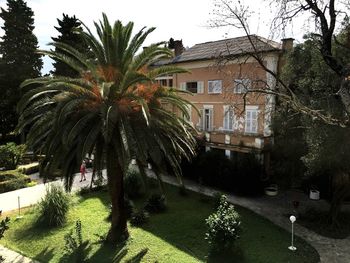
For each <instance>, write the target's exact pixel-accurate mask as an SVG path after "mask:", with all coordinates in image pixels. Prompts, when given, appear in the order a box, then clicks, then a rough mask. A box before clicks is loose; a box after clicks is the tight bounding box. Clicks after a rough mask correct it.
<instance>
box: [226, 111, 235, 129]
mask: <svg viewBox="0 0 350 263" xmlns="http://www.w3.org/2000/svg"><path fill="white" fill-rule="evenodd" d="M233 124H234V111H233V108H232V107H231V106H228V105H226V106H224V130H225V131H233Z"/></svg>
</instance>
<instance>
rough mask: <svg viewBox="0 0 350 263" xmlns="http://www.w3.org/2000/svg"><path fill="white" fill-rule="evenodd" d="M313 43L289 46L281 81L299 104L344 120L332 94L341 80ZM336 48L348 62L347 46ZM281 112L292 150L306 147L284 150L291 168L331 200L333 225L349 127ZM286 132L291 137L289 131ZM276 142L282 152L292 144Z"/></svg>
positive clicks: (346, 191)
mask: <svg viewBox="0 0 350 263" xmlns="http://www.w3.org/2000/svg"><path fill="white" fill-rule="evenodd" d="M348 35H349V28H348V27H345V29H344V32H342V33H341V34H340V35H339V36H338V41H340V40H341V39H342V38H345V37H346V36H348ZM345 43H347V42H346V41H345ZM317 44H318V39H317V37H315V36H307V37H306V40H305V42H304V43H303V44H299V45H297V46H296V47H295V48H294V50H293V51H292V52H291V53H290V54H289V56H288V59H287V64H286V67H285V68H284V79H285V80H286V81H288V82H289V83H290V86H291V87H292V88H293V89H294V92H295V93H296V94H297V95H298V98H299V99H300V100H302V101H303V104H305V105H308V106H309V107H311V108H315V109H322V110H323V111H325V112H329V113H331V114H332V116H336V117H339V118H343V117H344V116H345V115H346V110H345V106H344V105H343V103H342V102H341V99H340V97H339V96H338V95H337V91H338V90H339V86H340V84H341V81H342V78H341V77H340V76H338V75H337V74H336V73H334V71H333V70H332V69H330V67H329V66H328V65H327V64H326V63H325V61H324V60H323V58H322V55H321V54H320V51H319V49H318V48H317ZM335 47H336V48H335V50H334V55H335V56H336V57H339V59H340V60H342V61H350V55H349V53H348V52H345V49H346V47H343V46H341V45H338V46H337V45H336V46H335ZM285 112H286V113H288V114H285V120H291V121H290V122H288V121H285V122H284V123H282V124H283V125H282V126H280V127H279V128H280V130H287V129H293V128H297V129H298V136H297V137H295V139H296V140H298V142H297V144H295V145H294V146H292V148H291V149H293V148H295V147H298V146H299V147H301V146H302V145H305V146H306V149H305V151H304V150H300V149H297V150H296V151H293V150H292V151H290V150H289V149H287V150H286V151H287V152H289V154H290V157H291V159H293V160H294V163H295V165H298V166H299V167H296V168H294V170H296V171H298V170H299V171H302V170H304V171H305V173H304V175H306V178H311V183H310V184H315V185H317V186H318V188H320V190H321V194H323V196H324V197H325V196H331V199H332V202H331V204H332V205H331V214H332V219H331V221H332V222H333V223H334V222H335V221H336V220H335V219H336V216H337V214H338V212H339V207H340V204H341V202H342V200H344V198H346V196H349V195H350V146H349V144H348V143H346V142H348V141H349V139H350V129H349V128H348V127H340V126H336V125H329V124H325V123H324V122H321V121H319V120H317V119H313V118H311V117H308V116H302V115H300V114H295V112H293V111H291V110H290V111H288V108H286V109H285ZM293 125H297V126H294V127H293ZM287 133H288V134H289V135H292V134H291V132H290V131H289V132H287ZM294 133H295V132H294ZM277 139H280V140H281V141H280V144H282V145H283V144H284V145H285V149H286V148H287V147H288V148H289V147H290V145H289V144H288V140H293V139H291V138H290V137H284V138H283V137H280V138H278V137H277ZM299 160H302V161H303V165H305V168H303V167H301V164H300V161H299ZM304 179H305V178H304ZM309 186H310V185H309Z"/></svg>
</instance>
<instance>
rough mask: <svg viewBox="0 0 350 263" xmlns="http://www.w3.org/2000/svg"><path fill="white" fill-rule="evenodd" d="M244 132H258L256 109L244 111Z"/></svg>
mask: <svg viewBox="0 0 350 263" xmlns="http://www.w3.org/2000/svg"><path fill="white" fill-rule="evenodd" d="M245 132H246V133H257V132H258V109H246V111H245Z"/></svg>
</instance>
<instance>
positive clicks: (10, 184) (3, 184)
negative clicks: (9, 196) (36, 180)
mask: <svg viewBox="0 0 350 263" xmlns="http://www.w3.org/2000/svg"><path fill="white" fill-rule="evenodd" d="M30 181H31V180H30V178H29V177H28V176H26V175H24V174H21V173H20V172H18V171H16V170H11V171H4V172H0V193H5V192H9V191H14V190H17V189H20V188H24V187H27V184H28V183H30Z"/></svg>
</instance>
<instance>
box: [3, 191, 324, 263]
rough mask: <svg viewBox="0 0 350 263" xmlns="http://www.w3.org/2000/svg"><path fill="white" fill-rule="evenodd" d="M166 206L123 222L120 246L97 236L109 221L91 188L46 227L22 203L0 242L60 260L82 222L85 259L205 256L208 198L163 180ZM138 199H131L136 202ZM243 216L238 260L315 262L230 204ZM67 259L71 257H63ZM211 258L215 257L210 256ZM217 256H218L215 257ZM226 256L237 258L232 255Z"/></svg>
mask: <svg viewBox="0 0 350 263" xmlns="http://www.w3.org/2000/svg"><path fill="white" fill-rule="evenodd" d="M166 190H167V197H168V209H167V211H166V212H165V213H161V214H156V215H152V216H151V218H150V221H149V223H147V224H146V225H144V226H143V227H141V228H138V227H132V226H130V225H129V231H130V234H131V238H130V239H129V240H128V242H127V243H126V244H125V246H123V247H121V246H120V247H113V246H109V245H105V244H103V243H101V242H99V238H98V235H105V234H106V233H107V231H108V228H109V222H107V221H106V220H105V219H106V217H107V215H108V206H109V201H108V195H107V193H106V192H96V193H91V194H88V195H85V196H84V197H83V198H82V199H80V200H79V201H77V203H76V205H75V206H73V207H72V208H71V210H70V212H69V216H68V220H67V222H66V224H65V225H64V226H63V227H61V228H53V229H47V228H43V227H38V226H35V224H34V222H35V218H36V213H35V211H34V209H33V208H32V209H28V210H27V212H26V213H25V216H24V218H23V219H21V220H18V221H16V220H15V215H13V216H11V223H10V229H9V230H8V231H7V232H6V233H5V237H4V239H2V240H1V242H0V243H1V244H3V245H5V246H7V247H9V248H11V249H14V250H16V251H19V252H22V253H23V254H24V255H26V256H29V257H31V258H34V259H36V260H39V261H41V262H64V257H63V253H64V244H65V242H64V235H65V234H66V233H67V232H69V230H70V229H72V228H73V227H74V224H75V221H76V220H77V219H80V220H81V222H82V232H83V238H84V240H87V239H89V240H90V245H89V246H88V247H87V248H86V253H87V254H88V258H89V262H99V263H100V262H101V263H103V262H186V263H187V262H188V263H190V262H205V261H208V260H207V257H206V256H207V254H208V245H207V243H206V241H205V239H204V236H205V231H206V228H205V223H204V220H205V219H206V218H207V217H208V215H209V214H210V213H212V209H213V204H212V201H211V200H210V199H207V198H203V196H200V195H198V194H196V193H193V192H190V193H189V194H188V195H187V196H181V195H180V194H179V193H178V189H177V188H175V187H172V186H169V185H166ZM142 203H143V201H142V200H139V201H136V205H137V206H141V205H142ZM236 208H237V210H238V212H239V213H240V215H241V218H242V221H243V229H244V232H243V234H242V237H241V239H240V240H239V242H238V246H239V248H240V257H239V262H242V263H244V262H254V263H259V262H261V263H263V262H293V263H295V262H296V263H298V262H308V263H312V262H318V261H319V255H318V253H317V252H316V250H315V249H314V248H313V247H312V246H310V245H309V244H308V243H306V242H305V241H304V240H302V239H300V238H297V239H296V242H295V244H296V247H297V248H298V250H297V251H296V252H294V253H293V252H291V251H289V250H288V249H287V247H288V246H289V245H290V234H289V233H288V232H286V231H285V230H283V229H281V228H280V227H278V226H276V225H274V224H273V223H271V222H270V221H268V220H266V219H264V218H262V217H261V216H259V215H257V214H255V213H254V212H252V211H250V210H247V209H244V208H241V207H236ZM68 262H73V261H69V260H68ZM211 262H215V261H213V260H211ZM220 262H223V261H220ZM227 262H237V259H236V260H234V259H233V261H229V260H228V261H227Z"/></svg>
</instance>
